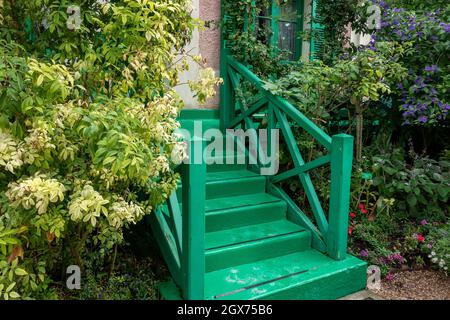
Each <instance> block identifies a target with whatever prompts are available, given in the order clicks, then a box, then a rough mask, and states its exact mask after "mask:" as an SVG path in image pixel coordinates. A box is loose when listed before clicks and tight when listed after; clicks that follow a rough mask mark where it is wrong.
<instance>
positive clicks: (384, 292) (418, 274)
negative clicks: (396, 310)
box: [374, 270, 450, 300]
mask: <svg viewBox="0 0 450 320" xmlns="http://www.w3.org/2000/svg"><path fill="white" fill-rule="evenodd" d="M374 292H375V293H376V294H377V295H379V296H380V297H382V298H384V299H387V300H450V277H446V276H445V275H443V274H441V273H439V272H435V271H429V270H420V271H402V272H399V273H396V274H394V279H393V280H391V281H383V283H382V287H381V290H377V291H374Z"/></svg>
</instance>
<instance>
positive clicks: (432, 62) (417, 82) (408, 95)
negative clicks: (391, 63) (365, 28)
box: [369, 0, 450, 125]
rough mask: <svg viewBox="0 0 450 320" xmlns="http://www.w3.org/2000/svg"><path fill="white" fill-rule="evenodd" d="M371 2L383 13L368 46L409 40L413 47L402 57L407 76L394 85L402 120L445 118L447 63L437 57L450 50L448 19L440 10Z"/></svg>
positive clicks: (406, 122)
mask: <svg viewBox="0 0 450 320" xmlns="http://www.w3.org/2000/svg"><path fill="white" fill-rule="evenodd" d="M372 2H373V3H374V4H377V5H378V6H380V7H381V9H382V12H383V16H382V22H381V29H380V30H378V31H377V32H376V33H375V34H374V35H372V38H371V41H370V43H369V49H370V50H373V51H376V49H375V48H376V42H377V41H397V42H400V43H403V42H409V43H411V44H412V48H414V49H415V50H416V52H415V53H414V54H412V55H407V56H404V57H402V58H401V62H402V63H403V65H404V66H405V67H407V68H409V72H408V76H407V78H406V80H405V81H403V83H399V84H398V86H397V89H398V91H397V92H398V93H399V95H400V102H401V104H400V109H401V110H402V112H403V118H404V123H403V124H404V125H409V124H419V125H429V124H434V123H438V122H440V121H442V120H445V119H448V112H449V104H448V101H449V95H450V90H447V92H445V91H446V90H445V89H443V88H446V87H448V84H447V83H445V81H448V80H445V79H446V78H445V74H446V73H448V65H447V63H446V62H445V61H444V60H445V59H441V58H440V57H442V56H446V55H448V51H449V50H450V48H448V43H450V35H449V33H450V23H448V22H446V21H445V19H446V18H445V16H444V12H443V10H441V9H437V10H434V11H429V12H423V13H421V12H420V11H413V10H406V9H404V8H397V7H391V6H390V5H389V3H391V2H389V1H385V0H372ZM437 43H439V45H438V46H436V44H437ZM444 44H446V46H447V48H446V47H445V46H444ZM436 48H439V49H438V50H436ZM439 50H440V51H439Z"/></svg>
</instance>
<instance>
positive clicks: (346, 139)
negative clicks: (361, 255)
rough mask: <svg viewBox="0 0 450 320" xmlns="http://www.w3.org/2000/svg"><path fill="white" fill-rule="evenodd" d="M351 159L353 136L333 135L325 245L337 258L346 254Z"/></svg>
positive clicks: (332, 255)
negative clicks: (327, 225)
mask: <svg viewBox="0 0 450 320" xmlns="http://www.w3.org/2000/svg"><path fill="white" fill-rule="evenodd" d="M352 159H353V137H352V136H349V135H346V134H339V135H335V136H333V147H332V149H331V189H330V212H329V214H328V216H329V221H330V224H329V232H328V235H327V246H328V254H329V256H330V257H332V258H334V259H337V260H342V259H345V257H346V254H347V234H348V232H347V228H348V213H349V206H350V182H351V176H352Z"/></svg>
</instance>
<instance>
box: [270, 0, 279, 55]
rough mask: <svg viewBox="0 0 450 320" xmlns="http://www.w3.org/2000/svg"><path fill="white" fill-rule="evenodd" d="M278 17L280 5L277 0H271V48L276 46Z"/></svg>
mask: <svg viewBox="0 0 450 320" xmlns="http://www.w3.org/2000/svg"><path fill="white" fill-rule="evenodd" d="M279 19H280V6H279V5H278V3H277V1H272V25H271V29H272V37H271V39H270V44H271V46H272V47H273V49H276V48H278V35H279V21H278V20H279Z"/></svg>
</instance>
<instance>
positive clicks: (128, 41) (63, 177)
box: [0, 0, 217, 299]
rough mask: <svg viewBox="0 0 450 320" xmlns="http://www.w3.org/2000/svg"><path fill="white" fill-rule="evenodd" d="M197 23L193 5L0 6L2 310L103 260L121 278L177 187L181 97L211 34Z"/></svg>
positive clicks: (40, 0)
mask: <svg viewBox="0 0 450 320" xmlns="http://www.w3.org/2000/svg"><path fill="white" fill-rule="evenodd" d="M74 5H75V6H77V7H76V8H78V9H74V8H73V6H74ZM74 10H75V13H74ZM76 10H79V11H78V12H79V14H80V15H79V16H77V14H76ZM190 11H191V8H190V1H188V0H181V1H172V0H158V1H148V0H119V1H94V0H91V1H65V0H32V1H30V0H26V1H25V0H23V1H3V0H2V1H0V35H1V39H2V40H1V41H0V297H1V298H3V299H9V298H19V297H20V298H30V297H32V298H36V297H43V296H45V297H46V295H47V294H51V291H49V290H47V289H48V285H49V284H50V283H51V282H52V281H58V280H63V279H61V278H60V275H61V274H65V268H66V267H67V266H68V265H71V264H76V265H79V266H80V267H82V268H83V266H84V261H85V258H87V257H88V256H89V254H91V253H93V252H101V253H102V258H103V259H104V261H105V262H108V261H110V262H111V264H112V265H111V266H110V268H111V269H113V268H114V257H113V256H112V255H111V253H112V252H113V251H114V250H113V249H114V248H115V247H116V246H117V245H118V244H121V243H123V231H124V229H125V228H127V227H129V226H130V225H133V224H136V223H137V222H138V221H140V220H141V219H142V218H143V217H144V216H145V215H147V214H150V213H151V212H152V209H153V208H155V206H157V205H159V204H160V203H162V202H163V201H165V199H166V198H167V197H168V195H169V194H170V192H171V191H172V190H173V189H174V188H175V187H176V183H177V175H176V174H175V173H174V172H173V170H172V169H173V166H174V165H173V162H172V156H177V155H174V154H173V153H174V152H181V151H182V150H183V148H178V147H177V146H178V145H179V143H180V142H179V138H178V137H177V136H176V135H175V134H174V130H175V129H176V128H177V127H178V123H177V121H176V117H177V116H178V113H179V111H180V109H181V108H182V102H181V100H180V98H178V96H177V94H176V93H175V91H174V89H173V88H174V87H175V86H176V85H177V84H178V74H179V73H180V72H182V71H183V70H186V69H187V68H188V64H187V59H188V58H189V57H188V55H187V53H185V52H184V51H183V48H184V47H185V45H186V44H187V43H188V42H189V41H190V38H191V35H192V31H193V29H194V28H196V27H201V24H200V22H199V21H197V20H195V19H193V18H192V17H191V13H190ZM196 60H197V61H200V60H201V59H198V58H196ZM203 73H204V74H205V76H206V80H203V82H202V85H201V86H198V85H196V84H195V83H191V85H192V87H193V88H194V89H196V90H197V94H198V96H199V97H200V98H202V99H205V98H207V97H208V96H209V95H210V94H211V90H210V88H211V87H212V86H213V85H215V84H217V79H216V78H215V77H213V76H212V75H211V69H206V71H204V72H203ZM174 150H175V151H174ZM178 157H183V155H178ZM49 292H50V293H49Z"/></svg>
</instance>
